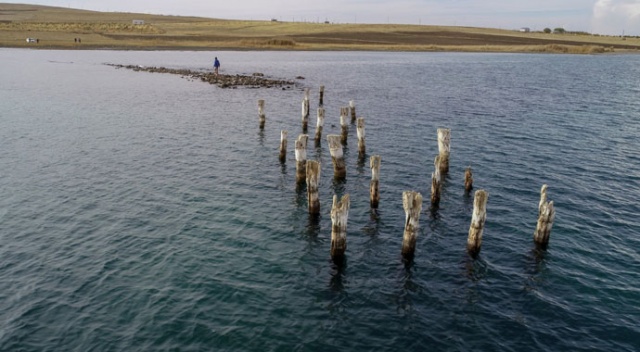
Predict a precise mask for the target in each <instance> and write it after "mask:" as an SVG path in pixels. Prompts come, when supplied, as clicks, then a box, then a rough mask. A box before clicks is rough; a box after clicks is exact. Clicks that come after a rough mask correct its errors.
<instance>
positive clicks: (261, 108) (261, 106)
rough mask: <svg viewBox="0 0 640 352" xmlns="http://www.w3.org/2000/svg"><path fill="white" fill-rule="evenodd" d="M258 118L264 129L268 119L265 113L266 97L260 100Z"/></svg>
mask: <svg viewBox="0 0 640 352" xmlns="http://www.w3.org/2000/svg"><path fill="white" fill-rule="evenodd" d="M258 119H259V120H260V129H261V130H262V129H264V123H265V122H266V121H267V117H266V116H265V114H264V99H260V100H258Z"/></svg>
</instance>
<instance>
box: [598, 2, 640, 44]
mask: <svg viewBox="0 0 640 352" xmlns="http://www.w3.org/2000/svg"><path fill="white" fill-rule="evenodd" d="M592 30H593V32H594V33H602V34H615V35H619V34H622V32H624V33H625V34H628V35H640V0H598V1H596V3H595V4H594V5H593V20H592Z"/></svg>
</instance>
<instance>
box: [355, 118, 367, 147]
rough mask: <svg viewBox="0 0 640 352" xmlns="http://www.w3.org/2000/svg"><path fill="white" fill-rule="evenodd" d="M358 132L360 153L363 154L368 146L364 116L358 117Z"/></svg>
mask: <svg viewBox="0 0 640 352" xmlns="http://www.w3.org/2000/svg"><path fill="white" fill-rule="evenodd" d="M357 133H358V154H360V155H361V156H363V155H364V154H365V151H366V147H365V145H364V118H362V117H361V118H359V119H358V128H357Z"/></svg>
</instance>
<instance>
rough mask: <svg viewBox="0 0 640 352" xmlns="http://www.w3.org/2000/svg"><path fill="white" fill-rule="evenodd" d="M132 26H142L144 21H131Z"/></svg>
mask: <svg viewBox="0 0 640 352" xmlns="http://www.w3.org/2000/svg"><path fill="white" fill-rule="evenodd" d="M133 24H134V25H143V24H144V20H133Z"/></svg>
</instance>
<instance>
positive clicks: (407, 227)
mask: <svg viewBox="0 0 640 352" xmlns="http://www.w3.org/2000/svg"><path fill="white" fill-rule="evenodd" d="M402 206H403V207H404V212H405V214H406V216H405V221H404V236H403V238H402V255H403V256H409V257H411V256H413V253H414V252H415V250H416V240H417V239H418V227H419V223H420V212H421V211H422V195H421V194H420V193H418V192H414V191H404V192H402Z"/></svg>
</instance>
